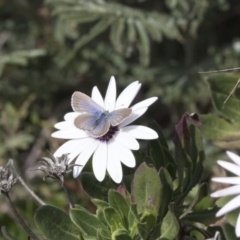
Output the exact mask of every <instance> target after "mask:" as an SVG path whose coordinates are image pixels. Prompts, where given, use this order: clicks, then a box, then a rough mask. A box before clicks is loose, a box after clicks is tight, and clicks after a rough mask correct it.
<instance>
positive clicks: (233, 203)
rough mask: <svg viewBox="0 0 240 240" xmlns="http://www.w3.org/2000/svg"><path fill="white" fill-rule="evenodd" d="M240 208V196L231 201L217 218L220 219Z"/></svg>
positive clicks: (219, 212)
mask: <svg viewBox="0 0 240 240" xmlns="http://www.w3.org/2000/svg"><path fill="white" fill-rule="evenodd" d="M238 207H240V195H238V196H237V197H235V198H233V199H232V200H230V201H229V202H228V203H227V204H226V205H225V206H223V207H222V208H221V209H220V210H219V211H218V212H217V214H216V217H220V216H222V215H224V214H226V213H228V212H231V211H233V210H235V209H236V208H238Z"/></svg>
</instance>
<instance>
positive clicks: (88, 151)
mask: <svg viewBox="0 0 240 240" xmlns="http://www.w3.org/2000/svg"><path fill="white" fill-rule="evenodd" d="M99 144H100V142H99V141H94V142H93V143H92V144H91V145H90V146H88V147H87V148H85V150H84V151H83V152H82V153H81V154H80V155H79V156H78V157H77V159H76V161H75V164H79V165H81V166H80V167H79V166H76V167H73V177H74V178H76V177H78V175H79V174H80V173H81V171H82V169H83V168H84V166H85V165H86V163H87V161H88V160H89V158H90V157H91V156H92V154H93V153H94V151H95V150H96V148H97V147H98V145H99Z"/></svg>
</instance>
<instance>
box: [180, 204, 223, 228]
mask: <svg viewBox="0 0 240 240" xmlns="http://www.w3.org/2000/svg"><path fill="white" fill-rule="evenodd" d="M218 210H219V208H216V207H215V208H211V209H205V210H202V211H195V212H191V213H189V214H187V215H186V216H185V217H184V218H183V220H186V221H190V222H199V223H203V224H204V225H206V226H207V225H209V224H212V223H215V222H216V221H217V220H218V219H219V218H216V217H215V216H216V213H217V211H218Z"/></svg>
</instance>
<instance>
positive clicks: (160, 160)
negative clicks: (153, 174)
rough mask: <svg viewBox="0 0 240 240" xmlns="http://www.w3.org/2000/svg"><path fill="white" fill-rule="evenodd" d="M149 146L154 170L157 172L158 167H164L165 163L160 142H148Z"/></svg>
mask: <svg viewBox="0 0 240 240" xmlns="http://www.w3.org/2000/svg"><path fill="white" fill-rule="evenodd" d="M149 145H150V155H151V158H152V160H153V164H154V166H155V167H156V169H157V170H158V169H159V168H160V167H165V166H166V164H167V161H166V159H165V155H164V151H163V149H162V146H161V143H160V141H159V140H158V139H156V140H152V141H149Z"/></svg>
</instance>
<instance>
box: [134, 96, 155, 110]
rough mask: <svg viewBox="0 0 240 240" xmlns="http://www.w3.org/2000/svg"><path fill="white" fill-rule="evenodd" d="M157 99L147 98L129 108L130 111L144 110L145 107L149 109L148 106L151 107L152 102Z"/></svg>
mask: <svg viewBox="0 0 240 240" xmlns="http://www.w3.org/2000/svg"><path fill="white" fill-rule="evenodd" d="M157 99H158V98H157V97H151V98H148V99H145V100H143V101H141V102H139V103H137V104H135V105H134V106H132V107H131V109H132V110H137V109H140V108H146V107H149V106H150V105H152V104H153V103H154V102H156V101H157Z"/></svg>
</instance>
